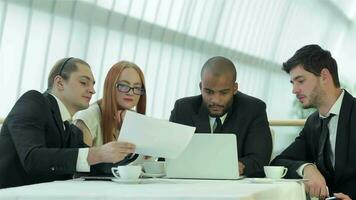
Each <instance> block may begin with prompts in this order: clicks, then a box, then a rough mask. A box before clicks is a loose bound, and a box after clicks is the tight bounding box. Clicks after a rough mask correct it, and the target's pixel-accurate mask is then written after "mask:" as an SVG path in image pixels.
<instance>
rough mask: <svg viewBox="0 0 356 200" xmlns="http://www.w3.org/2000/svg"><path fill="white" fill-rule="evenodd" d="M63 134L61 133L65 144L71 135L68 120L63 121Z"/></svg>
mask: <svg viewBox="0 0 356 200" xmlns="http://www.w3.org/2000/svg"><path fill="white" fill-rule="evenodd" d="M63 124H64V135H63V140H64V143H65V144H66V143H67V142H68V140H69V138H70V136H71V129H70V123H69V121H67V120H66V121H64V122H63Z"/></svg>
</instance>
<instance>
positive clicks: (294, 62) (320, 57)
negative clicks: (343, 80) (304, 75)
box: [282, 44, 340, 87]
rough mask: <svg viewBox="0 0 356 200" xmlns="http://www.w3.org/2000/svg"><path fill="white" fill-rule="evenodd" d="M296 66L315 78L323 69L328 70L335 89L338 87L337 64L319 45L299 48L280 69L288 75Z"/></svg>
mask: <svg viewBox="0 0 356 200" xmlns="http://www.w3.org/2000/svg"><path fill="white" fill-rule="evenodd" d="M298 65H301V66H302V67H303V68H304V69H305V70H306V71H308V72H310V73H313V74H314V75H315V76H320V74H321V70H323V69H324V68H326V69H328V70H329V72H330V74H331V76H332V78H333V81H334V85H335V87H340V82H339V75H338V72H337V63H336V61H335V59H334V58H333V57H332V56H331V53H330V52H329V51H327V50H324V49H322V48H321V47H320V46H319V45H316V44H311V45H306V46H304V47H302V48H300V49H299V50H298V51H296V52H295V54H294V55H293V56H292V57H291V58H290V59H289V60H288V61H287V62H284V63H283V67H282V69H283V70H284V71H285V72H287V73H288V74H289V72H290V71H291V70H292V69H293V68H295V67H296V66H298Z"/></svg>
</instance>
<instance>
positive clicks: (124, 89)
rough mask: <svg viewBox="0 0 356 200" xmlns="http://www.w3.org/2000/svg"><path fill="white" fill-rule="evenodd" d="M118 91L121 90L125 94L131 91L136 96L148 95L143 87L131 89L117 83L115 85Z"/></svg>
mask: <svg viewBox="0 0 356 200" xmlns="http://www.w3.org/2000/svg"><path fill="white" fill-rule="evenodd" d="M115 86H116V88H117V90H119V91H120V92H124V93H129V92H130V90H132V91H133V93H134V94H136V95H144V94H145V93H146V91H145V89H144V88H142V87H130V86H128V85H126V84H122V83H116V84H115Z"/></svg>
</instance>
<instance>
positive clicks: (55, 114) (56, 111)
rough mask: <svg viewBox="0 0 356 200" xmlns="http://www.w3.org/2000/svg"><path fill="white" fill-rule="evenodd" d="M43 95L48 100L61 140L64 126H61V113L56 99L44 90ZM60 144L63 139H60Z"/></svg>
mask: <svg viewBox="0 0 356 200" xmlns="http://www.w3.org/2000/svg"><path fill="white" fill-rule="evenodd" d="M44 96H45V98H46V99H47V100H48V103H49V106H50V108H51V111H52V117H53V120H54V122H55V123H56V126H57V128H58V130H59V133H60V134H61V138H62V140H63V135H64V128H63V121H62V117H61V113H60V111H59V107H58V103H57V101H56V99H55V98H54V97H53V96H52V95H51V94H49V93H47V92H45V93H44ZM62 144H63V141H61V145H62Z"/></svg>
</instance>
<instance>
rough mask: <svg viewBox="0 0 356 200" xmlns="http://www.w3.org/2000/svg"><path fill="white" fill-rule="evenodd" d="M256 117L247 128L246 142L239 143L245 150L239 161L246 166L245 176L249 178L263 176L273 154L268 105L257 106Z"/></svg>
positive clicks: (252, 118)
mask: <svg viewBox="0 0 356 200" xmlns="http://www.w3.org/2000/svg"><path fill="white" fill-rule="evenodd" d="M255 110H256V112H254V113H255V114H254V116H252V117H251V123H250V124H249V125H248V127H247V134H246V137H245V140H244V141H242V143H241V142H239V144H242V146H243V149H242V152H239V153H242V154H241V157H240V158H239V161H241V162H242V163H243V164H244V165H245V169H244V174H245V175H247V176H251V177H255V176H263V166H265V165H268V164H269V161H270V158H271V153H272V137H271V132H270V129H269V125H268V120H267V113H266V104H265V103H263V102H261V103H258V104H256V105H255ZM238 140H239V139H238Z"/></svg>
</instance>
